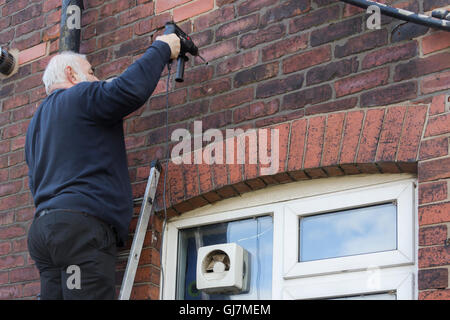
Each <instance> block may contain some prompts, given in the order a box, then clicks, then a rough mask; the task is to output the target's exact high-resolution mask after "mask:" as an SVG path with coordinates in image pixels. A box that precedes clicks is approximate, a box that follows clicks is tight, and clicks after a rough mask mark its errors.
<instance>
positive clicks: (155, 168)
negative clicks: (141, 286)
mask: <svg viewBox="0 0 450 320" xmlns="http://www.w3.org/2000/svg"><path fill="white" fill-rule="evenodd" d="M160 174H161V164H160V163H159V161H158V160H155V161H152V163H151V166H150V174H149V177H148V181H147V187H146V188H145V194H144V198H143V200H142V206H141V211H140V213H139V219H138V222H137V225H136V231H135V233H134V238H133V244H132V245H131V249H130V254H129V257H128V262H127V268H126V269H125V274H124V276H123V280H122V287H121V288H120V293H119V300H129V299H130V295H131V289H132V288H133V284H134V277H135V275H136V270H137V267H138V263H139V258H140V256H141V251H142V245H143V244H144V238H145V233H146V232H147V226H148V222H149V220H150V216H151V215H152V213H153V210H154V208H153V204H154V201H153V200H154V199H155V193H156V189H157V187H158V181H159V176H160Z"/></svg>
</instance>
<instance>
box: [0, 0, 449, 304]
mask: <svg viewBox="0 0 450 320" xmlns="http://www.w3.org/2000/svg"><path fill="white" fill-rule="evenodd" d="M84 2H85V10H84V13H83V19H82V45H81V51H82V53H86V54H87V55H88V58H89V60H90V61H91V63H92V64H93V66H94V67H95V68H96V73H97V76H99V77H100V78H107V77H110V76H114V75H117V74H118V73H120V72H122V71H123V70H124V69H125V68H126V67H127V66H129V65H130V64H131V63H132V62H133V61H134V60H136V59H137V58H138V57H139V56H140V55H141V54H142V53H143V52H144V51H145V49H146V48H147V47H148V46H149V45H150V44H151V42H152V40H153V39H154V37H155V36H156V35H158V34H160V33H161V32H162V31H161V30H160V28H161V27H163V25H164V23H165V22H166V21H168V20H170V19H172V18H173V19H174V20H175V21H177V22H179V25H180V26H181V27H182V28H183V29H184V30H185V31H187V32H188V33H190V34H191V35H192V37H193V39H194V40H195V42H196V43H197V44H198V45H199V47H200V52H201V54H202V55H203V56H204V57H205V58H206V59H207V60H208V61H209V64H208V65H204V64H202V62H201V60H199V59H198V58H196V59H191V61H190V62H189V63H188V64H187V68H186V73H185V82H184V83H181V84H180V83H176V84H175V85H172V87H171V88H170V89H171V93H170V95H169V102H170V111H169V122H170V128H169V129H170V131H169V132H172V131H173V130H174V129H176V128H186V129H190V130H191V132H192V127H193V122H194V120H201V121H202V123H203V130H206V129H208V128H219V129H222V130H224V129H225V128H236V127H240V128H244V129H247V128H263V127H270V128H278V129H279V130H280V131H279V132H280V155H281V157H280V166H279V171H278V173H277V174H275V175H273V176H261V175H260V172H261V171H260V170H261V166H260V165H258V164H257V165H248V164H246V165H226V164H225V165H213V166H209V165H205V164H202V165H190V166H189V165H182V166H176V165H173V164H170V165H169V168H170V169H169V172H168V173H169V175H168V176H169V179H168V181H169V184H168V185H169V188H168V190H167V191H168V192H167V205H168V207H169V211H168V213H169V216H173V215H177V214H182V213H183V212H185V211H188V210H191V209H192V208H195V207H199V206H202V205H205V204H207V203H213V202H215V201H218V200H221V199H224V198H228V197H232V196H236V195H238V194H241V193H244V192H248V191H251V190H255V189H260V188H264V187H266V186H268V185H272V184H277V183H288V182H291V181H296V180H303V179H314V178H326V177H328V176H337V175H346V174H357V173H375V172H376V173H384V172H390V173H395V172H413V173H417V175H418V181H419V209H418V212H419V225H420V230H419V234H418V235H417V237H418V239H419V247H420V248H419V290H420V292H419V298H420V299H449V298H450V294H449V293H450V289H449V279H448V270H449V265H450V249H449V248H450V244H449V241H448V239H449V235H448V230H447V227H448V223H449V222H450V216H449V215H450V198H449V192H448V189H449V180H450V156H449V150H448V147H449V136H450V129H449V128H450V126H449V123H450V121H449V119H450V109H449V105H450V102H449V96H448V93H449V87H450V52H449V49H448V48H449V47H450V36H449V33H446V32H443V31H435V30H427V29H426V28H422V27H420V26H412V27H408V25H403V24H401V25H400V26H399V23H400V21H398V20H395V19H391V18H386V17H383V19H382V28H381V29H380V30H367V28H366V25H365V17H366V15H365V14H363V13H362V10H360V9H358V8H355V7H352V6H349V5H345V4H343V3H340V2H339V1H337V0H296V1H294V0H291V1H289V0H281V1H279V0H252V1H237V0H236V1H233V0H192V1H191V0H170V1H169V0H164V1H163V0H153V1H149V0H113V1H109V0H85V1H84ZM382 2H383V1H382ZM384 2H385V3H394V5H395V6H396V7H401V8H406V9H409V10H412V11H416V12H419V11H421V12H427V11H429V10H432V9H433V8H437V7H441V6H443V5H447V4H446V3H444V2H446V1H442V0H427V1H424V0H401V1H384ZM60 3H61V1H58V0H46V1H33V2H30V1H25V0H14V1H7V0H0V14H1V16H0V26H1V28H0V30H1V31H0V45H1V46H6V47H8V48H18V49H19V50H20V51H21V54H20V62H21V67H20V69H19V72H18V74H16V75H14V76H13V77H12V78H10V79H6V80H3V81H1V86H0V102H1V109H0V299H30V298H31V299H34V298H36V295H37V293H38V292H39V281H38V279H39V275H38V272H37V270H36V269H35V267H34V265H33V261H32V260H31V259H30V257H29V255H28V252H27V247H26V234H27V230H28V228H29V226H30V224H31V219H32V216H33V213H34V207H33V200H32V197H31V194H30V193H29V190H28V178H27V172H28V169H27V167H26V164H25V161H24V152H23V146H24V143H25V132H26V129H27V126H28V123H29V121H30V119H31V117H32V115H33V113H34V111H35V110H36V108H37V107H38V105H39V103H40V102H41V101H42V99H43V98H44V97H45V91H44V88H43V86H42V84H41V77H42V72H43V70H44V68H45V66H46V63H47V62H48V60H49V59H50V57H51V56H52V55H53V54H54V53H56V52H57V50H58V41H59V19H60V15H61V12H60V9H61V7H60ZM166 74H167V73H166V72H164V75H163V77H162V79H161V82H160V84H159V85H158V87H157V89H156V91H155V93H154V95H153V97H152V98H151V99H149V101H148V102H147V103H146V104H145V105H144V106H143V107H142V108H141V109H139V110H138V111H136V112H135V113H133V114H132V115H130V116H129V117H127V119H126V120H125V122H124V129H125V133H126V146H127V151H128V160H129V173H130V177H131V180H132V183H133V193H134V197H135V198H136V199H138V198H140V197H142V196H143V194H144V191H145V185H146V179H147V177H148V172H149V167H148V165H149V162H150V161H151V160H153V159H155V158H159V159H163V158H164V156H165V138H166V137H165V126H164V125H165V110H164V108H165V96H164V92H165V89H166ZM173 84H174V82H173ZM344 142H345V143H344ZM158 194H159V202H158V211H161V208H162V197H161V195H162V190H161V188H159V190H158ZM139 210H140V204H139V203H138V202H137V203H136V206H135V213H136V214H137V213H139ZM160 217H161V215H159V218H158V219H154V221H153V223H152V226H151V227H149V232H148V235H147V237H146V240H145V244H144V250H143V253H142V256H141V261H140V267H139V270H138V273H137V276H136V285H135V287H134V289H133V293H132V298H135V299H146V298H151V299H157V298H158V296H159V281H160V274H159V272H160V271H159V249H160V244H161V239H160V235H161V227H162V219H160ZM135 224H136V218H135V219H133V222H132V225H131V227H130V233H132V232H133V230H134V227H135ZM130 243H131V236H130V241H129V243H128V246H129V245H130ZM125 264H126V261H125V260H124V259H123V258H121V259H120V261H119V265H118V286H119V285H120V281H119V280H120V278H121V274H122V273H123V269H124V267H125Z"/></svg>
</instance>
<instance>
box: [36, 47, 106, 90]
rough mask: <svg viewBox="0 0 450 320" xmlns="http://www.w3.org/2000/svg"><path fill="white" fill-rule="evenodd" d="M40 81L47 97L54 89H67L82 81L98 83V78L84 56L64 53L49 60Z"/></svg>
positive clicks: (68, 52)
mask: <svg viewBox="0 0 450 320" xmlns="http://www.w3.org/2000/svg"><path fill="white" fill-rule="evenodd" d="M42 81H43V82H44V85H45V91H46V92H47V95H49V94H50V93H52V91H53V90H55V89H61V88H65V89H67V88H70V87H72V86H74V85H76V84H78V83H80V82H83V81H98V78H97V77H96V76H95V75H94V70H93V69H92V66H91V64H90V63H89V62H88V61H87V60H86V56H85V55H83V54H78V53H74V52H71V51H65V52H62V53H60V54H58V55H56V56H54V57H53V58H52V59H51V60H50V62H49V63H48V65H47V67H46V68H45V72H44V76H43V77H42Z"/></svg>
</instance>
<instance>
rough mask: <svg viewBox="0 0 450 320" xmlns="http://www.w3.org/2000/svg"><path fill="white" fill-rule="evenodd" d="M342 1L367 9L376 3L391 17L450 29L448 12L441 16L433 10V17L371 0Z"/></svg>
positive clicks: (381, 10) (446, 29)
mask: <svg viewBox="0 0 450 320" xmlns="http://www.w3.org/2000/svg"><path fill="white" fill-rule="evenodd" d="M340 1H342V2H346V3H348V4H352V5H354V6H358V7H360V8H363V9H367V7H369V6H371V5H375V6H377V7H378V8H380V12H381V13H382V14H384V15H387V16H389V17H393V18H397V19H401V20H405V21H409V22H413V23H417V24H421V25H423V26H427V27H430V28H436V29H441V30H445V31H450V21H449V20H447V15H448V12H447V13H446V14H445V17H441V16H440V15H439V13H438V12H436V13H435V12H433V17H429V16H427V15H424V14H419V13H414V12H411V11H407V10H403V9H397V8H393V7H390V6H387V5H385V4H381V3H378V2H375V1H370V0H340Z"/></svg>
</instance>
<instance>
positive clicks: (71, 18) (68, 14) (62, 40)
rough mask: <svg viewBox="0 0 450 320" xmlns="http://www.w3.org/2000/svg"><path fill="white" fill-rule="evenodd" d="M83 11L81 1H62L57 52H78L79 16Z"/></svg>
mask: <svg viewBox="0 0 450 320" xmlns="http://www.w3.org/2000/svg"><path fill="white" fill-rule="evenodd" d="M83 9H84V5H83V0H63V2H62V9H61V29H60V37H59V52H63V51H73V52H77V53H78V52H80V39H81V16H82V13H83Z"/></svg>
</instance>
